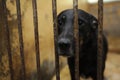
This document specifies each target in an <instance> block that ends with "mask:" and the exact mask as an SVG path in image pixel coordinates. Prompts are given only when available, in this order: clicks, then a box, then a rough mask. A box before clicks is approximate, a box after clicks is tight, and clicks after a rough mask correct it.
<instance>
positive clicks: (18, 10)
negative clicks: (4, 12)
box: [16, 0, 26, 80]
mask: <svg viewBox="0 0 120 80" xmlns="http://www.w3.org/2000/svg"><path fill="white" fill-rule="evenodd" d="M16 8H17V20H18V21H17V22H18V34H19V43H20V56H21V67H22V69H21V75H22V76H21V78H22V80H25V79H26V70H25V60H24V45H23V44H24V43H23V33H22V22H21V8H20V0H16Z"/></svg>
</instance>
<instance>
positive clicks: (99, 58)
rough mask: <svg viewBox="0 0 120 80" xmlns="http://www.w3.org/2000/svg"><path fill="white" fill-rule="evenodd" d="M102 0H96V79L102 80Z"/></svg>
mask: <svg viewBox="0 0 120 80" xmlns="http://www.w3.org/2000/svg"><path fill="white" fill-rule="evenodd" d="M102 33H103V0H98V54H97V80H102V79H103V76H102V64H103V63H102V62H103V61H102V60H103V47H102V45H103V38H102V36H103V34H102Z"/></svg>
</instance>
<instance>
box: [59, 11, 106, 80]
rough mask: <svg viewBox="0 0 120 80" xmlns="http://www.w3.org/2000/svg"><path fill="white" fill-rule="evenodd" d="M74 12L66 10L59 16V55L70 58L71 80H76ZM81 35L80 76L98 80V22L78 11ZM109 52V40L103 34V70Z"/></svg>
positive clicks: (85, 13) (87, 14)
mask: <svg viewBox="0 0 120 80" xmlns="http://www.w3.org/2000/svg"><path fill="white" fill-rule="evenodd" d="M73 23H74V20H73V10H72V9H69V10H65V11H63V12H61V13H60V14H59V15H58V34H59V35H58V45H59V46H58V53H59V55H61V56H66V57H68V65H69V69H70V74H71V80H75V75H74V74H75V62H74V58H75V57H74V37H73ZM78 23H79V35H80V37H81V38H82V40H83V44H82V45H81V49H80V50H81V51H80V60H79V62H80V76H82V77H83V76H84V77H86V78H88V77H92V78H93V80H97V32H98V30H97V29H98V21H97V19H96V18H95V17H94V16H92V15H90V14H89V13H87V12H85V11H83V10H78ZM107 51H108V44H107V40H106V38H105V36H104V34H103V66H102V67H103V68H102V74H103V75H102V76H103V78H104V69H105V60H106V55H107Z"/></svg>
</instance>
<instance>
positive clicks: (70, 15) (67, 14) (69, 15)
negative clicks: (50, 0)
mask: <svg viewBox="0 0 120 80" xmlns="http://www.w3.org/2000/svg"><path fill="white" fill-rule="evenodd" d="M63 16H65V17H67V18H69V19H70V18H71V19H73V10H72V9H70V10H65V11H62V12H61V13H60V14H59V15H58V18H62V17H63ZM78 17H79V18H84V19H88V18H89V17H90V16H89V14H88V13H87V12H85V11H83V10H78Z"/></svg>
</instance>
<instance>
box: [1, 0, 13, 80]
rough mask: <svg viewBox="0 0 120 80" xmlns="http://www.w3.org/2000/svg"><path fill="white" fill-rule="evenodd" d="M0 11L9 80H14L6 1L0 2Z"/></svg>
mask: <svg viewBox="0 0 120 80" xmlns="http://www.w3.org/2000/svg"><path fill="white" fill-rule="evenodd" d="M2 7H3V8H2V9H3V13H4V20H5V21H4V24H5V35H6V40H5V41H6V42H7V45H6V46H7V51H8V60H9V68H10V73H11V75H10V78H11V80H14V78H13V75H14V73H13V62H12V53H11V46H10V35H9V34H10V31H9V27H8V20H7V8H6V0H2Z"/></svg>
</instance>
